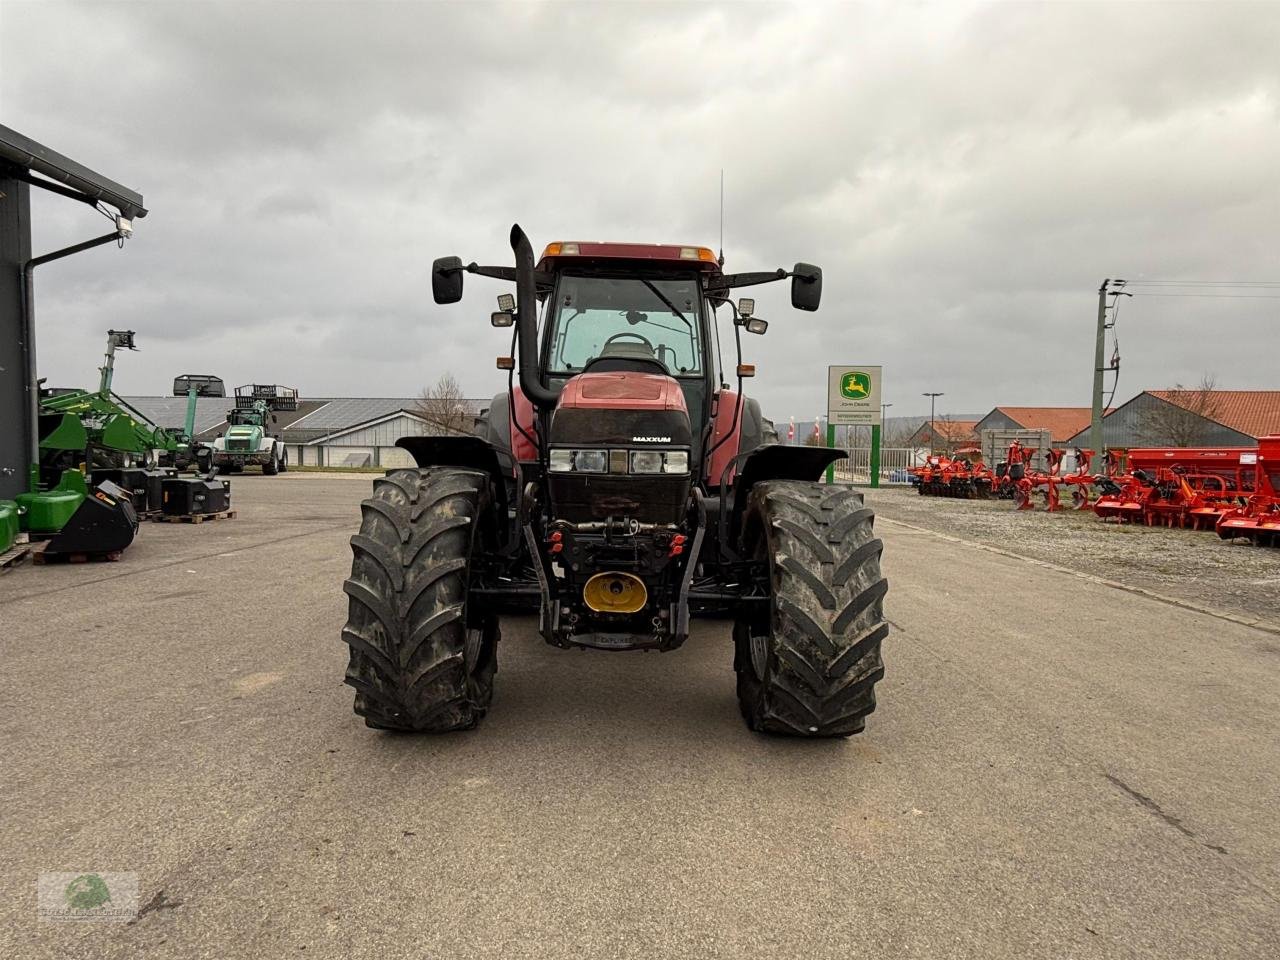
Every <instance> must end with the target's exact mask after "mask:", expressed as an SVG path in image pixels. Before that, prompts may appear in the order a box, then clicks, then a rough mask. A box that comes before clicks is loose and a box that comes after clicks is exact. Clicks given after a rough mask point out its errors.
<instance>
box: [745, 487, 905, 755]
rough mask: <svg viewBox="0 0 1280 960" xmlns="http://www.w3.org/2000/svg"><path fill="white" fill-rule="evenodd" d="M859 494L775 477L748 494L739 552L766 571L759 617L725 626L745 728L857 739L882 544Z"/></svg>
mask: <svg viewBox="0 0 1280 960" xmlns="http://www.w3.org/2000/svg"><path fill="white" fill-rule="evenodd" d="M874 520H875V515H874V514H873V513H872V511H871V510H870V508H868V507H866V506H864V505H863V500H862V494H860V493H857V492H855V491H853V490H848V489H841V488H838V487H831V486H824V485H821V484H817V483H805V482H801V481H794V480H785V481H770V482H767V483H760V484H757V485H756V486H755V487H753V488H752V490H751V494H750V499H749V500H748V503H747V508H746V513H745V515H744V528H743V529H744V531H745V537H744V547H745V548H746V550H747V554H748V555H749V556H754V557H755V558H756V559H758V560H761V561H764V562H766V563H767V565H768V569H769V583H770V588H771V594H772V599H771V602H770V604H769V609H768V613H767V614H761V615H757V616H755V617H749V616H748V617H741V618H739V619H738V621H737V622H736V623H735V625H734V669H735V670H737V672H738V703H739V705H740V707H741V709H742V715H743V718H744V719H745V720H746V721H747V724H748V726H750V727H751V729H753V730H757V731H760V732H763V733H777V734H788V735H792V736H802V737H847V736H850V735H851V734H854V733H858V732H860V731H861V730H862V729H863V726H864V725H865V723H866V717H867V715H868V714H869V713H871V712H872V711H873V710H875V707H876V698H875V684H876V682H877V681H878V680H879V679H880V678H881V677H882V676H884V663H883V661H882V660H881V657H880V644H881V642H882V641H883V640H884V638H885V637H886V636H888V633H889V624H888V622H887V621H886V620H885V618H884V610H883V601H884V595H885V592H886V590H887V589H888V581H886V580H885V579H884V577H883V576H882V575H881V573H880V554H881V552H882V551H883V549H884V544H883V543H882V542H881V541H880V540H878V539H877V538H876V537H875V535H874V533H873V531H872V524H873V522H874Z"/></svg>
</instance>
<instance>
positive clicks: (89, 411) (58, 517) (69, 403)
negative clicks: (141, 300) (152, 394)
mask: <svg viewBox="0 0 1280 960" xmlns="http://www.w3.org/2000/svg"><path fill="white" fill-rule="evenodd" d="M122 348H123V349H126V350H136V349H137V347H136V346H134V331H132V330H110V331H108V333H107V354H106V363H105V364H104V365H103V366H102V368H101V370H100V376H99V380H98V389H97V390H96V391H88V390H58V389H52V390H41V396H40V410H39V422H38V431H39V433H38V435H39V453H40V459H39V462H38V463H37V464H35V465H33V467H32V469H31V477H30V481H29V489H28V490H27V492H26V493H21V494H19V495H18V496H17V497H16V510H15V511H14V512H15V513H16V514H17V518H16V519H17V521H18V527H19V530H24V531H26V532H27V533H28V534H29V535H30V536H31V537H32V538H33V539H48V540H49V543H48V545H47V546H46V549H45V552H46V553H49V554H57V553H117V552H119V551H121V550H123V549H124V548H125V547H127V546H128V545H129V544H130V543H132V542H133V537H134V534H135V533H136V532H137V529H138V518H137V513H136V511H135V510H134V509H133V505H132V504H131V502H130V500H129V496H128V494H127V493H126V492H125V491H124V490H122V489H121V488H120V487H118V486H116V485H115V484H114V483H112V482H110V481H104V482H103V483H100V484H98V485H96V487H95V488H94V489H93V490H90V487H89V484H88V482H87V481H86V479H85V477H86V474H91V473H92V472H93V471H94V469H95V468H114V467H127V466H131V465H132V464H133V463H134V462H138V463H148V464H149V463H154V461H155V458H156V457H157V455H158V452H159V451H161V450H165V449H169V448H172V447H173V446H174V445H175V443H176V441H175V439H174V438H173V437H172V436H171V435H170V434H169V433H168V432H167V431H165V430H161V429H158V428H155V427H152V426H150V425H149V424H147V423H146V421H145V420H143V419H142V418H141V416H140V415H138V416H135V415H134V413H136V411H133V412H131V411H130V410H129V409H127V407H126V406H125V405H124V404H123V402H122V401H120V399H119V398H118V397H116V396H115V394H114V393H112V391H111V381H112V377H113V375H114V372H115V354H116V350H117V349H122ZM6 514H7V511H5V512H0V544H2V543H4V542H5V541H6V539H7V531H8V526H9V525H11V521H10V520H9V519H8V518H7V516H6ZM10 542H11V541H10Z"/></svg>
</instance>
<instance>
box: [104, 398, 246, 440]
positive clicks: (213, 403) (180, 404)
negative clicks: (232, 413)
mask: <svg viewBox="0 0 1280 960" xmlns="http://www.w3.org/2000/svg"><path fill="white" fill-rule="evenodd" d="M120 399H121V400H123V401H124V402H125V403H127V404H129V406H131V407H133V408H134V409H135V410H137V411H138V412H139V413H140V414H142V415H143V416H144V417H146V418H147V419H148V420H150V421H151V422H152V423H153V424H155V425H156V426H157V427H164V428H165V429H166V430H181V429H183V427H185V426H186V422H187V398H186V397H121V398H120ZM232 402H233V401H230V400H228V399H227V398H226V397H196V433H203V432H204V431H206V430H212V429H213V428H214V427H216V426H218V425H219V424H220V423H224V422H225V421H226V419H227V411H228V410H230V409H231V404H232Z"/></svg>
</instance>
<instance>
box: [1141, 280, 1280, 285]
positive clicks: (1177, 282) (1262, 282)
mask: <svg viewBox="0 0 1280 960" xmlns="http://www.w3.org/2000/svg"><path fill="white" fill-rule="evenodd" d="M1134 284H1137V285H1139V286H1161V287H1280V280H1127V281H1125V286H1133V285H1134Z"/></svg>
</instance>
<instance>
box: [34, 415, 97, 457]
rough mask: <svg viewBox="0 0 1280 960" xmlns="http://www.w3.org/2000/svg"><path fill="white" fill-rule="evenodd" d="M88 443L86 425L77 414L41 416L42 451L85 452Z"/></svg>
mask: <svg viewBox="0 0 1280 960" xmlns="http://www.w3.org/2000/svg"><path fill="white" fill-rule="evenodd" d="M88 443H89V437H88V435H87V434H86V433H85V430H84V424H83V423H82V422H81V421H80V418H79V417H77V416H76V415H75V414H71V413H42V414H40V449H41V450H83V449H84V448H85V447H86V446H87V445H88Z"/></svg>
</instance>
